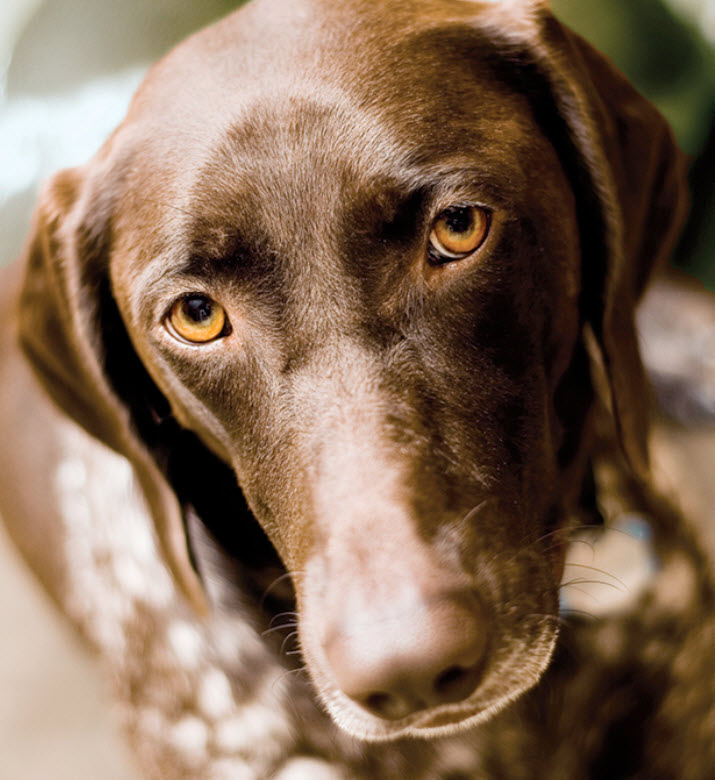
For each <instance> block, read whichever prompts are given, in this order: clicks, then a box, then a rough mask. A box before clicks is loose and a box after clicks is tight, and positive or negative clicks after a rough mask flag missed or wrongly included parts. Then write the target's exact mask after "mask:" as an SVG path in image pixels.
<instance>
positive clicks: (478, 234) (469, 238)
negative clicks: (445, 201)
mask: <svg viewBox="0 0 715 780" xmlns="http://www.w3.org/2000/svg"><path fill="white" fill-rule="evenodd" d="M488 232H489V212H488V211H486V210H485V209H482V208H479V206H450V207H449V208H448V209H445V210H444V211H443V212H441V213H440V214H439V215H438V216H437V219H435V221H434V223H433V224H432V232H431V233H430V237H429V242H430V247H429V255H430V260H431V261H432V262H433V263H436V264H440V263H448V262H450V261H451V260H461V259H462V258H463V257H467V255H470V254H471V253H472V252H474V251H475V250H476V249H478V248H479V247H480V246H481V245H482V244H483V243H484V240H485V239H486V237H487V233H488Z"/></svg>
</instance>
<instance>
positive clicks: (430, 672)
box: [325, 593, 486, 720]
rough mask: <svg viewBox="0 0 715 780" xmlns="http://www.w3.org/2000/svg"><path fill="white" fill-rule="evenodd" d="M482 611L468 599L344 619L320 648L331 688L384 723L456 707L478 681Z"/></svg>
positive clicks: (446, 598)
mask: <svg viewBox="0 0 715 780" xmlns="http://www.w3.org/2000/svg"><path fill="white" fill-rule="evenodd" d="M484 622H485V621H484V618H483V611H482V609H481V606H480V604H479V601H478V599H477V598H476V597H475V596H474V595H473V594H471V593H460V594H456V595H455V594H449V595H444V596H440V597H435V598H431V599H429V600H428V601H426V602H423V603H419V604H417V605H415V604H414V603H412V604H410V605H409V607H407V605H405V607H404V608H403V609H399V605H395V604H393V605H390V608H389V609H384V610H375V609H366V610H365V611H364V612H363V614H354V613H353V614H349V615H346V616H345V617H344V618H343V619H342V621H341V627H340V630H336V631H333V632H332V634H331V635H329V638H328V641H327V642H326V643H325V652H326V656H327V660H328V663H329V664H330V666H331V668H332V671H333V674H334V676H335V679H336V682H337V683H338V685H339V686H340V688H341V689H342V691H343V692H344V693H345V694H347V696H349V697H350V698H351V699H353V700H354V701H355V702H357V703H358V704H360V705H361V706H362V707H364V708H365V709H367V710H368V711H370V712H371V713H372V714H374V715H377V716H378V717H380V718H384V719H385V720H399V719H401V718H405V717H407V716H408V715H411V714H413V713H415V712H418V711H420V710H425V709H429V708H431V707H436V706H438V705H440V704H447V703H453V702H458V701H462V700H463V699H466V698H467V697H468V696H470V695H471V694H472V693H473V692H474V690H475V689H476V687H477V684H478V683H479V679H480V677H481V670H482V666H483V658H484V655H485V649H486V641H485V632H484Z"/></svg>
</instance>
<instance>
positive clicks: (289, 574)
mask: <svg viewBox="0 0 715 780" xmlns="http://www.w3.org/2000/svg"><path fill="white" fill-rule="evenodd" d="M302 575H303V572H302V571H297V570H296V571H286V572H284V573H283V574H281V575H280V576H279V577H276V579H275V580H273V582H271V584H270V585H269V586H268V587H267V588H266V589H265V590H264V591H263V595H262V596H261V600H260V605H261V609H262V608H263V607H264V606H265V602H266V599H267V598H268V595H269V594H270V592H271V591H272V590H274V589H275V588H277V587H278V586H279V585H280V584H281V583H282V582H285V581H286V580H287V579H289V580H291V581H293V582H295V581H296V580H297V579H298V578H299V577H301V576H302Z"/></svg>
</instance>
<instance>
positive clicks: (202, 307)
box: [183, 297, 213, 323]
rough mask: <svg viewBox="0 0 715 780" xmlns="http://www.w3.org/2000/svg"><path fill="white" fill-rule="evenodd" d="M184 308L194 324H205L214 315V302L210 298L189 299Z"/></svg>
mask: <svg viewBox="0 0 715 780" xmlns="http://www.w3.org/2000/svg"><path fill="white" fill-rule="evenodd" d="M183 308H184V313H185V314H186V316H187V317H188V318H189V319H190V320H193V321H194V322H199V323H200V322H204V321H206V320H208V319H209V318H210V317H211V315H212V314H213V302H212V301H210V300H209V299H208V298H199V297H196V298H187V299H186V300H185V301H184V307H183Z"/></svg>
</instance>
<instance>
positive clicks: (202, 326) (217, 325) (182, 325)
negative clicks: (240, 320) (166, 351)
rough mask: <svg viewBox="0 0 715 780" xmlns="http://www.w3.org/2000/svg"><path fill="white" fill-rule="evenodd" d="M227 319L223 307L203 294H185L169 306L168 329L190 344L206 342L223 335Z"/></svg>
mask: <svg viewBox="0 0 715 780" xmlns="http://www.w3.org/2000/svg"><path fill="white" fill-rule="evenodd" d="M227 324H228V321H227V319H226V312H225V311H224V310H223V307H222V306H220V305H219V304H218V303H216V301H212V300H211V298H208V297H206V296H205V295H198V294H196V295H187V296H186V297H184V298H180V299H179V300H178V301H176V303H174V305H173V306H172V307H171V311H170V312H169V316H168V319H167V325H168V330H169V332H170V333H171V334H172V335H173V336H178V337H179V338H180V339H183V340H184V341H190V342H191V343H192V344H206V343H207V342H209V341H213V340H214V339H217V338H218V337H219V336H221V335H223V334H224V333H225V330H226V325H227Z"/></svg>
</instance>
